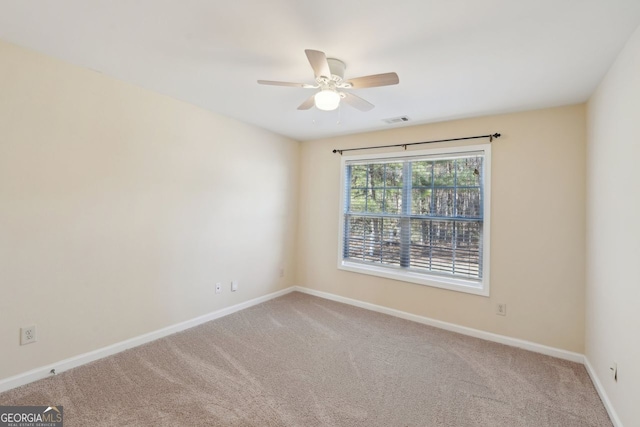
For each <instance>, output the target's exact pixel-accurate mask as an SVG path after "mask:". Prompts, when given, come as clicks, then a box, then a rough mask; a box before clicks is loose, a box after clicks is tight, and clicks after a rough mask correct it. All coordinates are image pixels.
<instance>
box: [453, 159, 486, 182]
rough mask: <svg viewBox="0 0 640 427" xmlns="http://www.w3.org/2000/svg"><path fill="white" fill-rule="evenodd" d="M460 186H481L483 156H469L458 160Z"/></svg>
mask: <svg viewBox="0 0 640 427" xmlns="http://www.w3.org/2000/svg"><path fill="white" fill-rule="evenodd" d="M456 169H457V173H458V175H457V176H458V182H457V185H458V187H461V186H464V187H469V186H480V171H481V170H482V157H467V158H463V159H457V160H456Z"/></svg>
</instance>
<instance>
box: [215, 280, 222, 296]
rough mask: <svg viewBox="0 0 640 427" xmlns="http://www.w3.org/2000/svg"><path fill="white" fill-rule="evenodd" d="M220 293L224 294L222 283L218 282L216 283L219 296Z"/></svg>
mask: <svg viewBox="0 0 640 427" xmlns="http://www.w3.org/2000/svg"><path fill="white" fill-rule="evenodd" d="M220 292H222V283H220V282H218V283H216V294H219V293H220Z"/></svg>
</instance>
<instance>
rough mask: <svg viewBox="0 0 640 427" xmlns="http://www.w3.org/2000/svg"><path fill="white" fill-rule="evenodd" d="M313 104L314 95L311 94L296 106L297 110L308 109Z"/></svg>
mask: <svg viewBox="0 0 640 427" xmlns="http://www.w3.org/2000/svg"><path fill="white" fill-rule="evenodd" d="M314 105H315V95H311V96H310V97H309V98H307V100H306V101H304V102H303V103H302V104H300V106H299V107H298V110H308V109H309V108H311V107H313V106H314Z"/></svg>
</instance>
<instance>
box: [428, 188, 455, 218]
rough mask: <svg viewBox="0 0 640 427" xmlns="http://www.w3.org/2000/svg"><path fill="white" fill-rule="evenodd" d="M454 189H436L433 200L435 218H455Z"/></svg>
mask: <svg viewBox="0 0 640 427" xmlns="http://www.w3.org/2000/svg"><path fill="white" fill-rule="evenodd" d="M454 194H455V193H454V190H453V188H436V190H435V192H434V198H433V210H434V215H435V216H453V202H454V200H453V197H454Z"/></svg>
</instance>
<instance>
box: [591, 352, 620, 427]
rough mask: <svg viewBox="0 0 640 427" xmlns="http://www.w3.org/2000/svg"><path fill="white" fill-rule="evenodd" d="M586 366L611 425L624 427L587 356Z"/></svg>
mask: <svg viewBox="0 0 640 427" xmlns="http://www.w3.org/2000/svg"><path fill="white" fill-rule="evenodd" d="M584 366H585V368H586V369H587V373H588V374H589V377H591V382H592V383H593V385H594V386H595V388H596V391H597V392H598V395H599V396H600V400H602V403H603V404H604V407H605V409H606V410H607V413H608V414H609V418H610V419H611V423H612V424H613V425H614V427H623V426H622V421H620V418H619V417H618V414H617V413H616V410H615V409H614V408H613V405H612V404H611V401H610V400H609V396H607V392H606V391H605V390H604V387H603V386H602V383H601V382H600V378H599V377H598V375H596V371H595V369H593V366H592V365H591V362H589V359H588V358H587V356H586V355H585V356H584Z"/></svg>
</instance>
